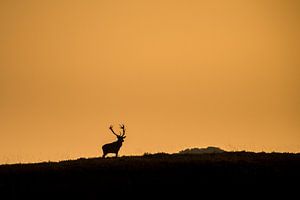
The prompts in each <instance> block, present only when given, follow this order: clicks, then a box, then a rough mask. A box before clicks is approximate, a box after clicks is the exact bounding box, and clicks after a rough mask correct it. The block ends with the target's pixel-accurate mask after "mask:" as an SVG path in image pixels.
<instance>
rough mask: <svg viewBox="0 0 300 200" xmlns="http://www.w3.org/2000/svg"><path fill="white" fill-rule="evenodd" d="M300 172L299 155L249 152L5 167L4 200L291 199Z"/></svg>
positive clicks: (1, 177) (0, 182)
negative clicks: (113, 199)
mask: <svg viewBox="0 0 300 200" xmlns="http://www.w3.org/2000/svg"><path fill="white" fill-rule="evenodd" d="M299 169H300V155H299V154H288V153H248V152H224V153H216V154H200V155H198V154H189V155H185V154H173V155H170V154H164V153H161V154H147V155H145V156H132V157H130V156H126V157H120V158H106V159H103V158H90V159H85V158H81V159H78V160H72V161H61V162H45V163H37V164H14V165H1V166H0V196H1V197H2V198H0V199H25V197H26V198H30V199H74V198H75V199H101V197H104V196H107V195H110V196H113V197H116V196H126V197H133V196H137V197H138V198H140V199H144V198H146V197H153V198H158V197H162V196H161V195H167V196H168V198H170V196H177V195H184V196H185V197H187V196H189V195H192V194H193V195H195V194H196V195H198V196H201V197H203V196H206V195H209V196H210V197H213V196H222V197H223V198H225V197H231V198H232V197H233V196H236V197H243V196H239V195H240V194H242V195H245V196H246V197H251V196H252V197H253V198H257V197H262V196H261V195H262V194H261V193H263V194H265V195H266V197H268V198H269V197H270V196H272V195H276V196H279V195H280V194H281V195H285V196H284V197H285V199H288V197H289V195H294V193H296V192H297V191H298V183H297V182H298V181H299V180H300V170H299ZM257 195H259V196H257ZM177 197H178V196H177ZM200 199H201V198H200ZM242 199H243V198H242Z"/></svg>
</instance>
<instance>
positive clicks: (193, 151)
mask: <svg viewBox="0 0 300 200" xmlns="http://www.w3.org/2000/svg"><path fill="white" fill-rule="evenodd" d="M224 152H225V151H224V150H223V149H220V148H219V147H207V148H191V149H185V150H182V151H179V153H180V154H205V153H224Z"/></svg>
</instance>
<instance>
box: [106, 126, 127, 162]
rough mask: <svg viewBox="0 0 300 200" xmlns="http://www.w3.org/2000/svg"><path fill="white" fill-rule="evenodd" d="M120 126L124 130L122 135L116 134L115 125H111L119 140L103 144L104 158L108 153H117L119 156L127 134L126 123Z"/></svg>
mask: <svg viewBox="0 0 300 200" xmlns="http://www.w3.org/2000/svg"><path fill="white" fill-rule="evenodd" d="M120 128H121V129H122V130H123V133H120V135H118V134H116V133H115V132H114V130H113V126H112V125H111V126H110V127H109V129H110V130H111V132H112V133H113V134H114V135H115V136H117V141H115V142H112V143H108V144H105V145H103V146H102V150H103V156H102V157H103V158H105V156H106V154H108V153H114V154H116V157H118V153H119V150H120V148H121V146H122V143H123V142H124V139H125V138H126V136H125V130H126V129H125V126H124V124H121V125H120Z"/></svg>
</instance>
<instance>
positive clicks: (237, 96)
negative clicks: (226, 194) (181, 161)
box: [0, 0, 300, 163]
mask: <svg viewBox="0 0 300 200" xmlns="http://www.w3.org/2000/svg"><path fill="white" fill-rule="evenodd" d="M299 35H300V3H299V1H296V0H295V1H292V0H282V1H275V0H274V1H273V0H272V1H271V0H270V1H263V0H257V1H252V0H249V1H241V0H236V1H223V0H220V1H214V0H213V1H211V0H206V1H200V0H199V1H198V0H195V1H188V0H182V1H162V0H159V1H153V0H151V1H140V0H137V1H124V0H120V1H97V0H87V1H79V0H74V1H73V0H72V1H71V0H70V1H63V0H53V1H52V0H49V1H38V0H19V1H15V0H9V1H0V44H1V45H0V163H13V162H36V161H45V160H46V161H48V160H64V159H74V158H78V157H95V156H98V155H101V154H102V153H101V151H100V147H101V145H103V144H104V143H107V142H111V141H113V140H115V138H114V136H113V135H112V134H111V133H110V132H109V130H108V127H109V125H110V124H115V125H116V126H117V124H118V123H119V122H123V123H125V124H126V125H127V133H128V134H127V138H126V141H125V143H124V146H123V147H122V149H121V151H120V154H121V155H132V154H134V155H136V154H143V153H145V152H151V153H155V152H162V151H163V152H169V153H172V152H177V151H179V150H182V149H185V148H189V147H206V146H218V147H221V148H223V149H225V150H244V149H245V150H250V151H291V152H299V151H300V123H299V122H300V92H299V91H300V57H299V52H300V39H299Z"/></svg>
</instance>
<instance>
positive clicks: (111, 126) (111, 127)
mask: <svg viewBox="0 0 300 200" xmlns="http://www.w3.org/2000/svg"><path fill="white" fill-rule="evenodd" d="M109 129H110V130H111V132H112V133H113V134H114V135H115V136H117V137H118V135H117V134H116V133H115V132H114V130H113V125H110V126H109Z"/></svg>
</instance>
